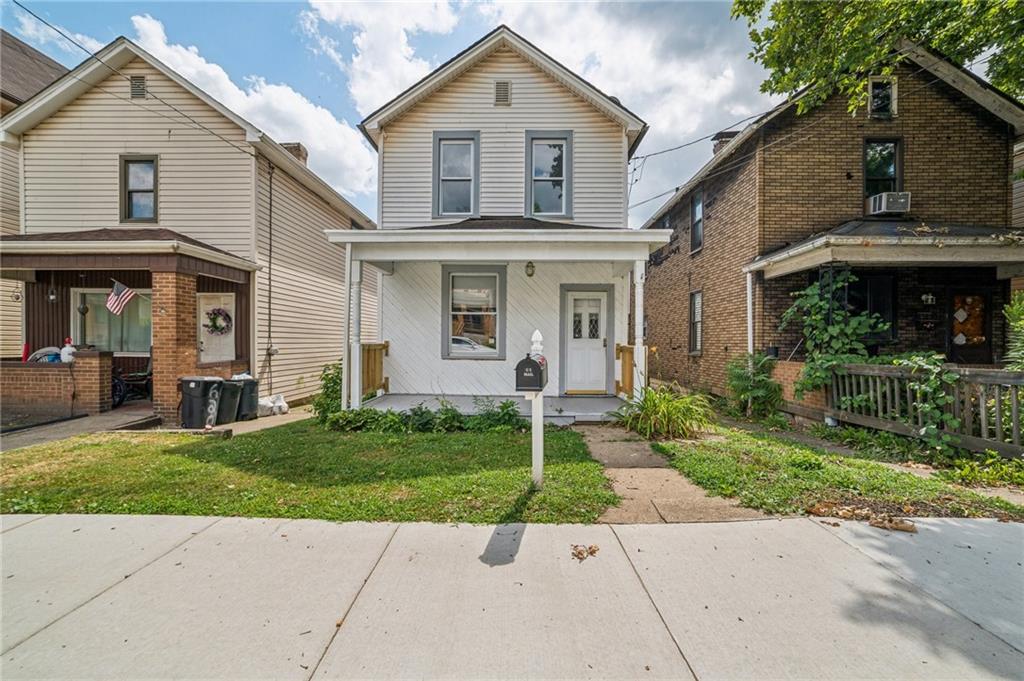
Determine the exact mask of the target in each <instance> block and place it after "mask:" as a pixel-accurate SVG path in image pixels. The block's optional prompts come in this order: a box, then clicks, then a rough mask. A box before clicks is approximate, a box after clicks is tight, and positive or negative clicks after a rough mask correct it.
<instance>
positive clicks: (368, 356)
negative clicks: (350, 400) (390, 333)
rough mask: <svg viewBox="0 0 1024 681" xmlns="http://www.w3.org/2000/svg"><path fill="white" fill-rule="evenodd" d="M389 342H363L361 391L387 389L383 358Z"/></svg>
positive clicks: (385, 355)
mask: <svg viewBox="0 0 1024 681" xmlns="http://www.w3.org/2000/svg"><path fill="white" fill-rule="evenodd" d="M390 347H391V344H390V343H389V342H388V341H384V342H383V343H363V344H362V348H363V352H362V354H363V376H362V392H363V394H364V395H366V394H367V393H376V392H377V391H378V390H383V391H384V392H387V391H388V377H387V376H385V375H384V358H385V357H387V355H388V349H389V348H390Z"/></svg>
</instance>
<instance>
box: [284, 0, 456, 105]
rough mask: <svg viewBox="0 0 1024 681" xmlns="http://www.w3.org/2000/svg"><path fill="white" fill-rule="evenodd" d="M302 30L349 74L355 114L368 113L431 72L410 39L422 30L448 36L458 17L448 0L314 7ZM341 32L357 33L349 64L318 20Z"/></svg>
mask: <svg viewBox="0 0 1024 681" xmlns="http://www.w3.org/2000/svg"><path fill="white" fill-rule="evenodd" d="M310 5H311V6H312V10H311V12H306V13H304V14H303V17H302V22H301V26H302V28H303V30H304V31H305V32H306V34H307V35H308V36H309V37H310V38H311V39H312V40H313V41H314V43H315V44H314V49H315V50H317V51H319V52H322V53H324V54H326V55H327V56H328V57H330V58H331V59H332V60H333V61H334V62H335V63H336V64H338V66H339V67H340V68H341V69H342V70H343V71H345V73H346V74H347V75H348V88H349V93H350V94H351V95H352V99H353V101H354V102H355V105H356V110H357V111H358V112H359V113H360V114H361V115H364V116H365V115H366V114H368V113H370V112H371V111H373V110H374V109H376V108H377V107H379V106H380V105H381V104H384V103H385V102H387V101H388V100H389V99H390V98H391V97H393V96H394V95H396V94H397V93H399V92H401V91H402V90H404V89H405V88H407V87H408V86H410V85H412V84H413V83H415V82H416V81H417V80H419V79H420V78H422V77H423V76H425V75H426V74H427V73H429V72H430V70H431V68H432V66H431V64H430V63H429V62H428V61H427V60H425V59H423V58H422V57H418V56H416V54H415V51H414V50H413V47H412V46H411V45H410V43H409V37H410V36H411V35H413V34H415V33H418V32H428V33H439V34H447V33H449V32H451V30H452V29H453V28H455V25H456V24H457V23H458V16H457V15H456V14H455V11H454V10H453V8H452V5H451V4H450V3H449V2H448V1H447V0H437V1H435V2H418V3H395V2H379V3H351V2H322V1H319V0H314V1H313V2H311V3H310ZM317 18H319V19H320V20H322V21H324V22H327V23H329V24H333V25H335V26H337V27H339V28H351V29H354V31H355V34H354V36H353V39H352V44H353V46H354V48H355V53H354V54H353V55H352V58H351V59H349V60H346V59H345V58H344V57H343V56H342V55H341V53H340V52H339V51H338V44H337V42H336V41H334V40H333V39H331V38H330V37H327V36H325V35H324V34H323V33H322V32H321V31H320V27H319V24H318V22H317V21H316V19H317Z"/></svg>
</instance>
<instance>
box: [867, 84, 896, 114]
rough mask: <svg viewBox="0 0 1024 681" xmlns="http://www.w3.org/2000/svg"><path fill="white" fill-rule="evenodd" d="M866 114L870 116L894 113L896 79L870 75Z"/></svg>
mask: <svg viewBox="0 0 1024 681" xmlns="http://www.w3.org/2000/svg"><path fill="white" fill-rule="evenodd" d="M868 114H869V115H870V116H871V117H872V118H891V117H893V116H895V115H896V79H895V78H889V77H887V76H872V77H871V78H870V79H868Z"/></svg>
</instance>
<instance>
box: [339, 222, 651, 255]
mask: <svg viewBox="0 0 1024 681" xmlns="http://www.w3.org/2000/svg"><path fill="white" fill-rule="evenodd" d="M325 234H326V235H327V239H328V240H329V241H331V242H332V243H339V244H346V245H351V246H352V258H353V259H354V260H369V261H380V262H404V261H437V260H446V261H473V262H484V261H498V262H503V261H509V260H534V261H562V262H587V261H604V262H608V261H620V262H635V261H637V260H646V259H647V258H648V256H649V255H650V254H651V252H652V251H654V250H657V249H658V248H659V247H661V246H662V245H664V244H666V243H668V240H669V238H670V236H671V235H670V234H669V233H668V232H666V231H661V230H645V231H640V230H635V229H598V228H595V229H586V228H582V229H581V228H573V227H566V228H560V227H551V228H545V229H543V230H538V229H532V230H531V229H459V230H450V229H444V228H437V229H411V230H406V229H391V230H389V229H381V230H374V231H366V232H357V231H353V230H325Z"/></svg>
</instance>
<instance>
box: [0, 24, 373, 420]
mask: <svg viewBox="0 0 1024 681" xmlns="http://www.w3.org/2000/svg"><path fill="white" fill-rule="evenodd" d="M5 66H6V64H5ZM0 143H2V145H3V148H4V159H5V173H4V178H3V193H2V197H3V211H2V213H3V215H4V216H5V220H6V221H7V222H5V227H12V225H10V224H8V223H9V222H10V221H11V220H14V221H16V229H4V230H3V231H4V232H5V234H4V235H3V236H2V237H0V276H2V278H3V279H5V280H7V281H11V282H21V283H22V285H23V287H22V291H23V293H22V294H21V297H20V299H19V301H18V306H17V307H18V309H17V312H18V313H19V314H20V316H21V317H22V319H23V324H20V325H4V326H3V334H2V335H3V338H0V341H2V346H3V348H4V356H3V359H4V360H5V361H4V363H3V371H2V378H0V382H2V388H3V390H2V399H3V402H4V408H5V412H7V411H9V410H13V409H15V408H25V409H30V408H35V407H39V408H48V409H52V410H54V411H55V412H57V413H63V414H67V413H79V412H85V413H91V412H95V411H103V410H106V409H109V408H110V387H111V372H112V371H114V370H122V371H125V372H143V373H145V372H147V370H148V371H151V373H152V380H151V387H150V388H149V390H148V392H149V394H150V396H151V398H152V405H153V411H154V412H155V414H156V415H158V416H160V417H162V418H163V420H164V422H165V423H166V424H167V425H174V424H175V423H176V421H177V414H178V402H179V392H178V379H179V377H181V376H188V375H217V376H221V377H228V376H230V375H232V374H235V373H239V372H243V371H248V372H250V373H251V374H252V375H254V376H255V377H257V378H258V379H259V380H260V390H261V393H262V394H264V395H266V394H272V393H273V394H283V395H284V396H285V397H286V398H287V399H288V400H289V401H296V400H302V399H305V398H307V397H309V396H310V395H312V394H313V393H315V392H316V391H317V390H318V389H319V381H318V379H319V376H320V372H321V370H322V368H323V366H324V365H325V364H327V363H329V362H334V361H337V360H338V359H339V358H340V356H341V354H342V348H343V346H344V345H345V344H346V343H345V338H346V333H347V331H346V330H347V328H349V327H348V319H349V317H350V316H352V315H353V314H354V313H353V312H352V311H351V310H347V309H346V308H345V306H344V303H343V301H344V300H345V296H346V294H347V288H348V287H349V282H348V280H347V278H346V276H345V258H344V253H345V250H344V248H343V247H337V246H332V245H330V244H328V243H327V242H326V240H325V239H324V236H323V231H324V230H325V229H334V230H339V231H345V230H353V229H357V230H358V229H374V228H375V227H376V225H375V224H374V223H373V221H371V220H370V219H369V218H368V217H367V216H366V215H364V214H363V213H362V212H361V211H359V210H358V209H357V208H355V207H354V206H353V205H352V204H351V203H349V201H348V200H347V199H345V198H344V197H343V196H341V195H340V194H339V193H338V192H337V191H335V190H334V189H333V188H331V187H330V186H329V185H328V184H327V183H326V182H325V181H324V180H323V179H321V178H320V177H318V176H317V175H316V174H315V173H313V171H312V170H310V169H309V168H308V167H307V165H306V160H307V158H306V156H307V154H306V150H305V148H304V147H303V145H301V144H298V143H292V144H279V143H278V142H276V141H274V140H273V139H271V138H270V137H269V136H268V135H267V134H265V133H264V132H263V131H261V130H259V129H258V128H256V127H255V126H253V125H252V124H251V123H249V122H247V121H246V120H244V119H243V118H241V117H240V116H238V115H237V114H235V113H234V112H232V111H231V110H229V109H228V108H227V107H225V106H224V105H223V104H221V103H220V102H218V101H217V100H215V99H214V98H212V97H210V96H209V95H208V94H206V93H205V92H203V91H202V90H200V89H199V88H198V87H196V86H195V85H194V84H193V83H191V82H190V81H189V80H187V79H186V78H184V77H183V76H182V75H181V74H179V73H177V72H175V71H174V70H172V69H171V68H169V67H168V66H166V65H165V64H163V63H161V62H160V61H159V60H157V59H156V58H155V57H153V56H152V55H150V54H149V53H147V52H146V51H145V50H143V49H142V48H140V47H139V46H138V45H136V44H134V43H133V42H131V41H130V40H127V39H125V38H118V39H117V40H115V41H113V42H112V43H110V44H109V45H107V46H106V47H104V48H103V49H101V50H100V51H99V52H98V53H97V54H96V57H95V58H90V59H87V60H86V61H84V62H83V63H82V64H81V65H79V66H78V67H76V68H75V69H73V70H72V71H71V72H69V73H67V74H65V75H64V76H62V77H60V78H58V79H57V80H56V81H55V82H54V83H52V84H51V85H49V86H48V87H46V88H45V89H43V90H42V91H41V92H39V93H38V94H36V95H34V96H32V97H30V98H28V99H27V101H25V102H23V103H20V104H19V105H18V106H17V107H16V108H14V109H13V110H12V111H10V112H6V113H5V115H4V117H3V120H2V122H0ZM8 159H11V160H12V163H11V164H10V167H8V164H7V163H6V161H7V160H8ZM14 159H17V161H14ZM11 170H13V172H11ZM12 232H13V233H12ZM379 276H380V275H379V273H378V272H377V271H376V270H374V269H372V268H369V269H368V271H367V272H366V273H364V276H363V277H362V279H361V287H362V289H361V290H362V296H361V300H362V306H363V307H362V308H361V310H360V316H361V319H362V326H361V328H362V333H363V336H362V339H363V340H364V341H367V342H372V341H375V340H376V339H377V337H378V328H377V320H378V319H379V312H378V309H379V308H378V304H377V293H376V291H377V286H378V282H379ZM114 281H117V282H119V283H121V284H123V285H125V286H127V287H129V288H131V289H132V290H134V291H136V292H137V295H136V296H135V297H134V298H133V299H132V300H131V301H129V302H128V304H127V305H126V306H125V307H124V309H123V310H122V311H121V313H120V314H113V313H111V312H109V311H108V310H107V308H106V305H105V302H106V297H107V295H108V294H109V293H110V291H111V288H112V286H113V282H114ZM10 307H11V306H9V305H8V306H6V307H5V308H4V312H5V313H6V312H8V308H10ZM11 329H14V331H13V332H12V331H11ZM15 333H16V334H17V336H16V337H11V336H13V335H14V334H15ZM66 337H70V338H71V339H72V342H73V343H74V344H75V345H76V346H80V347H83V346H84V347H85V348H90V350H86V351H84V352H81V351H80V352H79V353H78V355H77V357H76V361H75V363H74V365H73V369H72V368H71V367H66V366H64V367H62V366H60V365H51V366H49V367H47V366H40V365H38V364H36V365H33V363H21V362H18V361H12V360H14V359H16V358H18V355H19V354H20V348H21V346H22V344H23V343H24V344H26V345H27V346H28V347H29V350H30V351H36V350H39V349H40V348H46V347H60V346H61V345H63V343H64V339H65V338H66ZM12 347H13V348H17V354H14V356H13V357H12V351H11V348H12ZM26 376H27V378H26ZM44 385H47V386H48V387H47V388H46V389H45V390H44V389H43V388H42V387H41V386H44ZM26 386H40V388H39V389H38V390H35V389H32V390H30V389H28V388H27V387H26Z"/></svg>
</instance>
